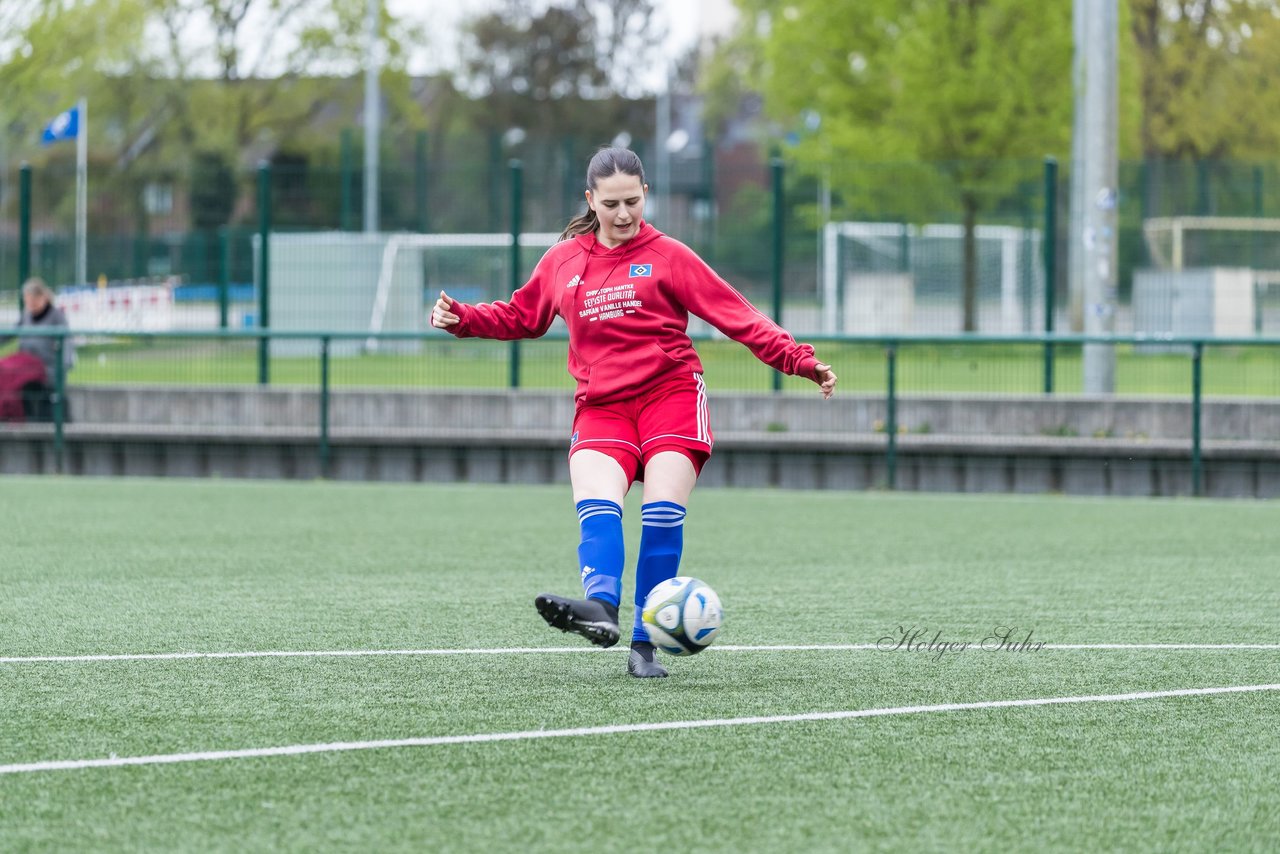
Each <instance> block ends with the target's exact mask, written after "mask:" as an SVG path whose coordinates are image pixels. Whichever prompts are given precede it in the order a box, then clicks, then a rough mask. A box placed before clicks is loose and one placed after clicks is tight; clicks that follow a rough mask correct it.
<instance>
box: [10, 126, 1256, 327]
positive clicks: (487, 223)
mask: <svg viewBox="0 0 1280 854" xmlns="http://www.w3.org/2000/svg"><path fill="white" fill-rule="evenodd" d="M404 148H406V149H407V150H409V151H410V153H409V154H407V155H405V156H403V157H401V158H399V159H397V158H388V159H387V160H386V163H387V164H388V165H387V166H386V167H385V168H384V169H383V171H382V173H381V176H380V203H379V219H380V223H381V225H382V229H383V230H384V232H386V233H387V234H429V235H437V236H447V235H506V234H509V233H510V232H511V230H512V224H513V222H514V221H515V220H516V219H517V218H518V219H519V220H520V224H519V227H518V229H517V230H518V231H521V232H528V233H556V232H558V231H559V230H560V229H561V228H562V226H563V225H564V223H565V221H566V220H567V219H568V218H569V217H570V216H571V215H573V214H574V213H576V212H578V211H579V210H580V209H581V208H582V190H583V187H582V180H583V179H582V175H581V173H582V171H583V164H585V162H586V158H587V156H588V155H589V154H590V152H591V147H590V146H587V145H584V144H580V143H576V142H572V141H561V142H559V143H555V144H550V143H549V144H544V145H540V146H532V145H526V146H525V147H524V148H521V149H517V150H507V149H504V148H502V147H501V145H500V144H498V143H496V142H495V141H494V140H487V141H486V140H484V139H476V140H471V141H470V142H468V141H467V140H450V141H447V142H440V143H439V144H435V143H434V142H433V144H432V145H427V144H426V143H425V141H424V142H422V144H420V145H416V146H404ZM512 156H518V157H519V159H520V161H521V162H522V163H523V166H524V168H523V169H521V170H514V169H512V168H511V167H510V163H509V158H510V157H512ZM355 160H356V159H355V158H347V159H346V162H342V163H329V162H316V163H309V162H305V161H298V160H295V161H284V160H281V161H279V162H277V163H273V164H271V165H270V166H269V167H268V168H266V169H265V170H256V171H249V172H235V171H232V170H230V169H224V170H212V171H211V170H208V169H197V168H194V167H191V168H173V169H168V170H163V171H161V172H155V173H147V174H135V173H133V172H129V171H128V170H125V171H123V172H111V171H109V170H99V171H100V172H101V177H100V178H97V177H91V183H90V201H89V207H90V216H89V234H88V235H87V255H88V276H87V278H88V279H89V280H90V281H89V282H80V283H77V282H74V281H73V279H74V278H75V274H74V270H75V261H74V259H75V254H76V253H75V248H74V233H73V227H72V223H73V219H74V217H73V211H74V171H73V169H72V168H71V166H70V164H69V163H66V162H63V161H54V162H51V163H50V164H48V165H47V166H44V167H42V168H40V169H38V170H24V171H22V172H21V173H20V174H19V176H18V177H19V180H18V181H17V182H16V185H17V186H16V187H12V188H11V191H10V192H9V193H8V194H7V196H6V198H4V199H3V215H4V219H3V226H0V322H4V320H5V319H6V311H12V306H13V305H14V304H15V303H16V291H17V287H18V285H19V284H20V282H21V280H22V279H23V278H25V276H26V275H28V274H34V275H40V276H42V277H43V278H44V279H45V280H46V281H47V282H49V283H50V284H52V285H54V286H55V287H57V288H59V289H71V288H77V287H78V288H85V287H89V288H94V287H96V286H97V285H98V283H99V282H100V281H101V282H102V283H103V284H104V285H105V286H106V287H108V288H110V287H115V286H120V287H127V286H134V285H137V284H139V283H151V284H155V285H164V286H166V287H168V288H169V289H170V290H171V291H172V294H171V295H172V299H173V312H172V317H173V322H172V324H173V325H172V326H171V327H170V328H173V329H182V328H206V329H208V328H237V327H240V328H243V327H246V326H256V325H259V324H260V322H261V305H262V304H263V291H264V290H265V289H266V288H269V287H270V283H269V282H268V281H266V278H265V276H264V271H263V270H262V269H261V265H260V264H259V263H258V259H259V258H260V256H261V253H260V252H258V251H257V250H256V249H255V246H257V245H261V241H262V240H263V234H264V223H265V224H267V225H266V226H265V233H266V235H267V239H270V237H271V236H275V235H283V234H286V233H289V234H295V233H305V234H311V235H317V236H321V237H322V236H323V235H326V234H327V235H338V234H340V233H348V232H357V231H358V230H359V228H360V223H359V216H358V210H357V203H358V200H359V199H360V198H361V195H362V191H363V188H362V186H361V176H360V174H359V173H358V172H357V171H356V170H355V167H354V163H355ZM1070 171H1071V168H1070V164H1064V165H1063V166H1062V168H1061V169H1060V170H1055V171H1054V172H1053V174H1052V176H1049V175H1048V174H1047V170H1046V164H1045V163H1044V162H1042V161H1034V160H1032V161H1023V160H1018V161H1014V160H1009V161H964V162H954V163H832V164H826V165H818V166H811V165H806V166H801V165H796V164H786V165H785V166H783V167H782V168H778V166H777V165H775V164H771V163H770V162H769V161H768V159H767V158H765V157H763V156H761V153H760V151H759V150H758V149H755V148H750V147H747V148H743V147H737V148H730V147H727V146H722V147H719V148H710V147H708V148H707V149H705V150H701V151H694V152H686V153H683V154H682V155H681V156H679V157H676V158H674V159H673V163H672V168H671V171H670V180H669V182H668V183H667V184H666V185H665V186H664V187H662V188H657V187H653V188H651V196H650V218H651V220H652V221H653V222H654V224H655V225H657V226H658V227H659V228H661V229H663V230H664V231H667V232H668V233H670V234H672V235H673V236H675V237H677V238H679V239H681V240H683V241H684V242H686V243H688V244H689V245H690V246H692V247H693V248H694V249H695V250H696V251H698V252H699V253H700V254H701V255H702V256H703V257H704V258H705V259H706V260H707V261H708V262H710V263H711V264H712V265H713V266H714V267H715V268H716V269H717V270H718V271H719V272H721V274H722V275H724V277H725V278H726V279H728V280H729V281H730V282H731V283H733V284H734V285H735V286H736V287H738V288H739V289H740V290H742V291H743V292H744V293H745V294H746V295H747V296H748V297H749V298H751V299H752V300H753V301H756V302H757V303H759V304H761V305H765V306H771V305H773V304H774V303H775V302H781V303H783V304H784V307H785V311H786V318H787V322H788V325H789V326H790V327H791V328H794V329H796V331H799V332H802V333H810V332H813V333H824V332H825V333H827V334H831V333H835V332H847V333H858V334H877V333H895V334H896V333H916V334H950V333H954V332H959V331H961V329H962V323H963V312H962V304H963V300H964V294H963V291H964V287H965V282H964V278H965V272H964V271H965V252H964V244H963V234H964V230H965V228H966V226H967V225H971V226H972V227H973V231H974V233H975V235H977V237H976V241H977V245H976V253H975V261H974V265H975V270H974V275H975V276H976V279H977V281H976V283H975V286H976V297H977V306H976V317H975V318H974V319H975V328H976V330H977V331H979V332H984V333H1013V332H1018V333H1030V332H1043V331H1047V330H1050V329H1053V330H1064V329H1073V328H1079V322H1078V318H1074V317H1073V316H1072V312H1073V311H1078V308H1076V309H1073V307H1072V305H1071V301H1070V296H1069V294H1068V287H1067V285H1068V282H1067V271H1066V266H1067V265H1066V260H1067V257H1068V250H1069V246H1068V241H1069V235H1070V234H1071V233H1072V229H1071V223H1070V220H1069V215H1070V211H1069V209H1068V205H1067V196H1068V193H1067V188H1068V187H1069V181H1070ZM659 190H662V192H661V193H660V192H659ZM1119 199H1120V207H1119V234H1118V238H1119V252H1118V264H1119V276H1118V281H1119V296H1120V301H1121V305H1120V313H1119V315H1118V317H1117V323H1116V329H1117V331H1118V332H1121V333H1127V332H1148V331H1157V330H1148V329H1143V328H1141V326H1142V324H1141V322H1139V321H1137V320H1135V316H1134V313H1133V311H1132V310H1131V298H1132V290H1133V282H1134V280H1135V274H1136V273H1137V272H1138V271H1140V270H1143V269H1146V268H1159V267H1168V266H1169V265H1170V263H1171V260H1170V258H1171V253H1169V252H1166V251H1165V243H1168V242H1169V241H1172V240H1174V239H1175V238H1174V236H1173V235H1175V234H1176V235H1177V239H1178V240H1181V241H1183V245H1182V246H1181V250H1180V254H1179V256H1178V257H1179V258H1180V259H1182V260H1181V261H1180V262H1179V263H1180V264H1182V265H1184V266H1186V267H1193V266H1194V267H1241V268H1246V269H1249V270H1252V271H1255V273H1256V276H1255V279H1254V287H1255V292H1254V294H1253V295H1252V296H1251V298H1250V299H1251V305H1250V308H1249V312H1250V314H1249V316H1250V318H1251V319H1252V321H1253V329H1254V332H1255V333H1257V334H1263V335H1267V334H1277V333H1278V332H1280V231H1277V230H1275V229H1268V228H1266V227H1263V226H1258V225H1256V223H1260V222H1264V221H1270V217H1272V216H1274V215H1276V214H1277V212H1280V167H1278V166H1277V165H1276V164H1249V163H1218V162H1201V163H1166V162H1135V163H1122V164H1121V169H1120V193H1119ZM1192 217H1195V218H1199V220H1209V221H1215V222H1217V223H1218V225H1222V224H1224V223H1227V222H1228V221H1231V222H1235V223H1237V226H1236V227H1234V228H1233V229H1225V228H1216V227H1212V226H1210V227H1203V226H1195V225H1189V226H1188V227H1187V228H1185V229H1184V228H1183V227H1182V225H1180V224H1177V223H1174V224H1172V225H1170V224H1169V223H1170V222H1172V221H1177V222H1182V220H1183V219H1185V218H1192ZM1162 222H1163V223H1165V224H1164V225H1161V224H1160V223H1162ZM1250 223H1255V225H1250ZM336 242H337V241H336V240H335V243H336ZM334 251H337V249H336V247H335V249H334ZM451 252H452V254H451V255H449V256H448V257H445V256H444V255H443V254H440V253H437V254H436V255H434V256H432V255H428V254H425V253H423V252H419V253H418V254H417V255H416V256H415V258H414V262H415V263H416V264H418V265H419V266H421V268H422V273H421V276H422V279H423V282H424V288H423V300H424V302H425V300H426V296H427V294H428V293H429V292H430V290H431V288H435V287H437V286H438V285H441V284H444V285H447V286H451V287H459V288H463V289H465V290H466V292H467V293H468V294H472V295H475V296H477V297H479V298H485V299H491V298H498V297H502V296H505V295H506V294H508V293H509V292H510V289H511V283H512V282H513V281H518V280H519V278H520V276H522V275H526V274H527V273H528V272H529V269H531V267H532V264H533V262H534V261H535V260H536V257H537V254H536V253H535V252H530V253H527V257H524V258H522V260H521V261H520V262H519V264H518V267H519V269H516V270H514V271H511V270H506V269H504V268H503V265H504V264H505V263H506V258H505V256H504V253H502V252H497V253H495V252H493V251H489V250H478V249H475V248H471V249H467V247H466V245H465V243H464V244H461V245H459V246H458V247H455V248H453V249H452V250H451ZM1166 256H1168V257H1166ZM378 272H379V271H378V270H374V269H368V265H366V267H365V268H364V269H361V270H353V271H351V272H350V276H352V277H355V276H362V277H365V278H376V276H377V275H378ZM266 275H269V271H268V272H267V274H266ZM361 320H362V319H361V318H352V321H351V322H352V324H355V323H358V322H360V321H361ZM302 322H303V323H304V324H305V323H306V321H305V319H304V320H303V321H302ZM310 326H311V327H313V328H317V327H329V326H331V324H330V323H328V322H321V321H319V320H313V321H312V322H311V323H310ZM1166 331H1173V332H1181V333H1183V334H1200V332H1199V330H1186V329H1183V330H1166Z"/></svg>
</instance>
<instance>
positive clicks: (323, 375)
mask: <svg viewBox="0 0 1280 854" xmlns="http://www.w3.org/2000/svg"><path fill="white" fill-rule="evenodd" d="M329 453H330V451H329V336H328V335H322V336H320V476H321V477H328V476H329Z"/></svg>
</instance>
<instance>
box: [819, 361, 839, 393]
mask: <svg viewBox="0 0 1280 854" xmlns="http://www.w3.org/2000/svg"><path fill="white" fill-rule="evenodd" d="M813 378H814V379H815V380H817V381H818V386H819V388H821V389H822V399H823V400H826V399H828V398H830V397H831V395H832V393H833V392H834V391H835V390H836V379H837V378H836V375H835V371H833V370H831V366H830V365H824V364H822V363H818V364H817V365H814V368H813Z"/></svg>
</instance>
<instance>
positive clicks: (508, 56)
mask: <svg viewBox="0 0 1280 854" xmlns="http://www.w3.org/2000/svg"><path fill="white" fill-rule="evenodd" d="M464 29H465V34H464V40H463V45H462V48H463V51H462V52H463V56H462V67H461V69H460V73H459V82H460V85H461V88H463V89H464V90H466V91H468V92H470V93H471V94H473V95H477V96H482V97H483V98H484V101H485V104H484V116H483V117H482V121H483V122H486V123H487V124H488V125H490V126H491V129H493V130H498V131H502V130H505V129H506V128H508V127H520V128H523V129H524V130H525V131H528V132H533V133H543V134H564V133H566V132H568V131H569V130H571V129H576V130H577V131H578V132H579V133H584V132H585V133H593V132H598V131H599V130H600V129H602V128H608V127H610V125H611V124H612V122H613V121H614V119H615V118H616V116H615V115H614V113H616V112H617V111H616V110H612V109H611V104H610V102H613V104H614V105H616V103H617V102H618V101H620V100H622V99H623V98H635V97H639V96H641V95H643V94H645V92H646V91H651V90H652V88H653V87H654V85H656V84H658V83H660V81H661V80H662V73H661V72H662V68H661V66H660V65H658V64H657V63H659V62H660V61H661V57H659V55H658V46H659V43H660V39H661V37H662V30H661V28H660V26H659V24H658V20H657V16H656V15H655V12H654V6H653V0H558V2H555V3H552V4H550V5H547V6H545V7H543V8H541V9H540V10H538V9H535V8H533V7H531V5H530V4H529V3H528V2H526V0H505V2H504V3H503V4H501V5H500V6H499V7H497V8H496V9H494V10H493V11H492V12H489V13H487V14H484V15H481V16H478V17H475V18H473V19H471V20H470V21H468V22H467V23H466V25H465V27H464Z"/></svg>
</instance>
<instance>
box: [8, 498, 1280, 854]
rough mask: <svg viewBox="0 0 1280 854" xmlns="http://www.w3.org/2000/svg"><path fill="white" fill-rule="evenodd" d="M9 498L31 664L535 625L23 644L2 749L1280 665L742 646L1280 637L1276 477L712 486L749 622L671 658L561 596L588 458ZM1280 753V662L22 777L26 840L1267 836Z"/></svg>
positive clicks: (420, 846)
mask: <svg viewBox="0 0 1280 854" xmlns="http://www.w3.org/2000/svg"><path fill="white" fill-rule="evenodd" d="M640 499H641V496H640V494H639V490H637V491H636V492H635V493H633V494H632V495H631V496H630V497H629V506H628V509H627V521H626V526H627V531H628V535H629V538H630V539H629V544H630V548H629V553H628V557H629V559H630V560H631V561H632V562H633V561H634V555H635V543H636V534H637V533H638V522H637V517H638V509H639V503H640ZM0 518H3V519H4V520H5V522H4V526H5V534H4V544H3V546H2V547H0V559H2V564H3V565H2V566H0V626H3V635H0V657H32V656H57V655H93V654H99V655H101V654H121V653H125V654H134V653H176V652H235V651H241V652H248V651H259V652H261V651H373V650H401V651H404V650H434V649H449V650H466V649H494V650H498V649H501V650H508V651H507V652H493V653H488V654H452V655H426V654H418V655H382V656H373V655H365V656H312V657H260V658H196V659H178V660H171V659H170V660H128V661H104V660H97V661H76V662H65V661H64V662H29V661H28V662H5V663H0V766H2V765H9V764H22V763H33V762H40V761H46V760H69V759H91V758H102V757H107V756H111V755H116V756H121V757H129V756H150V755H156V754H170V753H175V754H176V753H188V752H194V751H210V750H215V751H216V750H241V749H248V748H270V747H278V746H287V745H305V744H322V743H330V742H349V741H376V740H385V739H400V738H415V737H434V736H455V735H469V734H486V733H504V732H527V731H536V730H558V729H564V728H576V727H598V726H607V725H615V724H617V725H626V724H641V723H652V722H666V721H702V720H708V719H732V718H740V717H744V716H771V715H796V714H806V713H814V712H838V711H846V710H857V709H878V708H896V707H903V706H929V705H936V704H947V703H972V702H984V701H997V700H1011V699H1032V698H1053V697H1071V696H1090V695H1101V694H1124V693H1130V692H1142V691H1166V690H1176V689H1187V688H1209V687H1230V686H1245V685H1264V684H1273V683H1276V682H1280V678H1277V674H1278V673H1280V667H1278V666H1277V665H1278V664H1280V650H1276V649H1252V650H1251V649H1234V650H1229V649H1214V650H1203V649H1202V650H1187V649H1182V650H1173V649H1110V650H1098V649H1091V650H1067V649H1052V648H1047V649H1041V650H1039V651H1033V650H1027V651H1020V652H1019V651H990V650H983V649H979V648H976V646H971V647H970V648H968V649H966V650H964V651H960V652H952V653H947V654H943V655H941V656H939V655H938V654H936V653H933V652H928V651H923V652H908V651H903V650H896V651H886V650H876V649H854V650H850V649H837V648H827V649H807V650H734V649H731V648H730V647H732V646H759V645H802V644H814V645H827V646H829V647H830V646H834V645H847V644H871V645H875V644H876V642H877V641H878V640H879V639H880V638H883V637H895V636H897V635H898V633H899V630H900V628H901V629H910V628H913V627H914V628H919V629H922V630H925V631H926V632H927V636H928V637H930V638H932V637H933V636H934V634H935V633H938V632H940V633H941V634H942V639H943V640H947V641H955V642H960V641H969V642H971V643H973V644H976V643H977V642H979V641H981V639H982V638H983V637H985V636H987V635H989V634H991V633H992V632H993V631H994V630H995V627H997V626H1006V627H1012V628H1014V629H1015V630H1016V633H1017V634H1016V636H1017V637H1021V636H1023V635H1024V634H1025V633H1028V632H1029V633H1031V635H1032V637H1033V639H1034V640H1035V641H1043V642H1046V643H1048V644H1053V645H1059V644H1104V643H1110V644H1122V643H1128V644H1170V643H1201V644H1228V643H1254V644H1273V645H1274V644H1277V643H1280V621H1278V620H1277V618H1276V613H1277V610H1278V609H1280V574H1278V573H1277V572H1276V571H1275V560H1276V557H1275V556H1276V554H1277V552H1278V549H1277V546H1280V534H1277V533H1276V532H1277V530H1280V524H1278V523H1280V509H1277V506H1276V505H1275V504H1274V503H1267V502H1256V503H1252V502H1251V503H1245V502H1239V503H1229V502H1213V501H1190V500H1186V501H1151V500H1143V501H1138V500H1120V499H1110V500H1086V499H1072V498H1064V497H1035V498H1013V497H977V496H973V497H968V496H921V495H895V494H883V493H865V494H851V493H835V492H831V493H802V492H787V491H748V490H742V491H730V490H713V489H705V490H701V491H699V492H698V493H696V494H695V496H694V499H693V501H692V502H691V506H690V513H689V517H688V522H687V538H686V539H687V543H686V549H685V560H684V564H683V571H684V572H685V573H686V574H693V575H697V576H699V577H701V578H703V579H704V580H706V581H707V582H708V583H710V584H711V585H712V586H713V587H714V588H715V589H716V590H717V591H718V592H719V593H720V595H721V597H722V598H723V600H724V603H725V608H726V613H727V620H726V625H725V628H724V631H723V633H722V635H721V637H720V638H719V639H718V640H717V642H716V645H715V646H713V647H712V648H711V649H710V650H708V651H707V652H706V653H704V654H703V655H701V656H698V657H695V658H691V659H681V660H672V659H667V662H668V665H669V666H670V668H671V671H672V675H671V678H669V679H666V680H654V681H643V682H642V681H637V680H633V679H631V678H629V677H628V676H626V674H625V654H624V653H623V652H621V651H620V650H616V649H615V650H606V651H598V650H594V649H592V648H590V647H588V646H587V645H586V644H585V642H583V641H581V640H580V639H578V638H576V637H573V636H569V635H564V634H561V633H558V632H554V631H551V630H549V629H548V628H547V627H546V626H545V625H544V624H543V623H542V622H541V620H540V619H539V618H538V617H537V615H536V614H535V612H534V611H533V608H532V606H531V603H532V597H533V596H534V594H536V593H538V592H541V591H543V590H551V591H556V592H561V593H566V594H571V593H573V591H574V590H575V589H577V570H576V563H575V548H576V543H577V532H576V521H575V517H574V514H573V512H572V502H571V496H570V494H569V490H568V488H567V487H564V486H561V487H514V486H493V487H482V486H467V485H449V486H442V485H418V486H404V485H401V486H392V485H365V484H335V483H324V482H317V483H268V482H264V483H248V482H226V481H213V480H211V481H179V480H172V481H145V480H94V479H64V478H4V479H0ZM630 578H631V574H630V571H628V574H627V582H628V583H627V592H626V593H625V594H624V595H625V597H626V598H627V599H629V597H630V592H629V588H630V583H629V582H630ZM622 616H623V620H624V622H629V620H630V608H629V607H625V608H624V609H623V615H622ZM546 647H555V648H558V649H561V650H564V651H561V652H554V653H553V652H537V651H534V652H528V651H526V652H518V651H515V650H521V649H535V650H536V649H542V648H546ZM1278 765H1280V696H1278V695H1277V692H1274V691H1267V692H1257V693H1249V694H1231V695H1219V696H1207V697H1173V698H1165V699H1152V700H1134V701H1127V702H1114V703H1094V704H1078V705H1055V706H1039V707H1030V708H990V709H976V710H967V711H951V712H947V711H934V712H920V713H914V714H903V715H895V716H888V717H878V718H863V719H852V720H828V721H806V722H790V723H757V724H749V725H737V726H724V727H716V728H699V729H687V730H676V731H658V732H626V733H616V734H584V735H578V736H571V737H561V738H550V739H524V740H513V741H500V742H486V743H470V744H443V745H433V746H426V747H398V748H382V749H373V750H361V751H351V752H325V753H316V754H311V755H305V756H270V757H256V758H242V759H225V760H219V761H205V762H186V763H180V764H170V765H145V766H137V767H108V768H89V769H79V770H58V771H41V772H34V773H18V774H0V849H3V850H6V851H8V850H16V851H68V850H94V851H134V850H192V851H245V850H277V849H278V850H289V851H318V850H342V849H353V848H360V849H365V850H372V851H386V850H406V851H427V850H429V851H478V850H503V851H507V850H509V851H530V850H533V851H553V850H554V851H563V850H577V849H588V848H594V849H602V850H623V851H626V850H637V851H638V850H711V851H853V850H893V851H901V850H947V851H954V850H990V851H996V850H1000V851H1008V850H1078V851H1096V850H1174V849H1176V850H1217V851H1263V850H1270V849H1273V848H1274V845H1275V843H1276V841H1277V839H1280V801H1277V798H1276V797H1275V777H1274V769H1275V768H1276V767H1277V766H1278Z"/></svg>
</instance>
